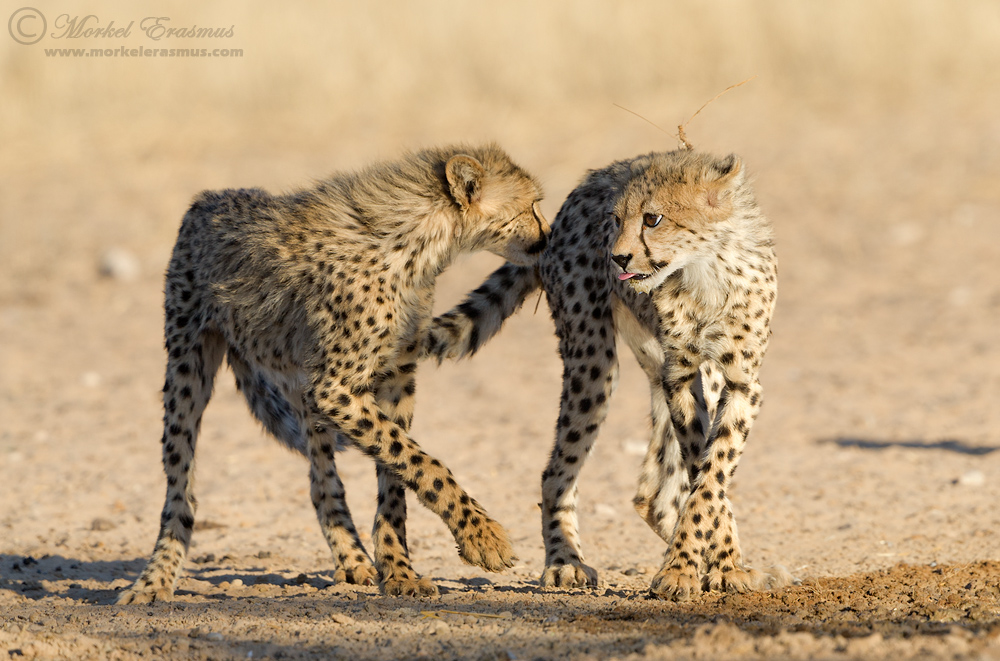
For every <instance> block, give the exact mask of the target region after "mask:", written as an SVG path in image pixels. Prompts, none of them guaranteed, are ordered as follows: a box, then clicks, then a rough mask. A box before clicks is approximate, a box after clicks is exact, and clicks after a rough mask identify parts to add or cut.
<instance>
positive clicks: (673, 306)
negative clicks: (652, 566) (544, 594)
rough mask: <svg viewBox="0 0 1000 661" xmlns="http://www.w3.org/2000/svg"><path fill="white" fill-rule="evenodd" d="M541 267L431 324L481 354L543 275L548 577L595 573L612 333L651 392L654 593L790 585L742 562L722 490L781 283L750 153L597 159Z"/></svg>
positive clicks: (647, 493)
mask: <svg viewBox="0 0 1000 661" xmlns="http://www.w3.org/2000/svg"><path fill="white" fill-rule="evenodd" d="M539 267H540V268H539V270H538V272H537V273H536V271H535V270H534V269H532V268H525V267H521V266H517V265H514V264H506V265H504V266H503V267H501V268H500V269H499V270H498V271H496V272H495V273H494V274H493V275H492V276H491V277H490V279H489V280H487V282H485V283H484V284H483V285H482V286H481V287H480V288H479V289H478V290H476V291H475V292H473V293H472V294H471V295H470V296H469V298H468V299H466V301H465V302H463V303H462V304H461V305H459V306H458V307H457V308H455V309H454V310H453V311H451V312H449V313H447V314H445V315H443V316H442V317H439V318H438V319H437V320H436V321H435V326H434V327H433V329H432V332H431V333H430V334H429V335H428V350H429V352H430V353H432V354H434V355H436V356H437V357H438V358H439V359H440V358H445V357H460V356H463V355H469V354H472V353H474V352H475V351H476V350H477V349H478V348H479V347H480V346H481V345H482V344H483V342H485V341H486V340H487V339H488V338H489V337H491V336H492V335H493V334H494V333H496V332H497V331H498V330H499V328H500V325H501V324H502V323H503V320H504V319H505V318H506V317H507V316H509V315H510V314H512V313H513V312H514V311H515V310H516V309H517V308H518V307H519V306H520V304H521V303H522V302H523V300H524V299H525V297H526V296H527V295H529V294H530V293H531V292H532V291H533V290H535V289H536V288H537V287H538V286H539V285H540V286H542V287H544V289H545V293H546V295H547V297H548V301H549V307H550V309H551V312H552V318H553V320H554V321H555V325H556V332H557V334H558V336H559V352H560V355H561V356H562V360H563V389H562V398H561V400H560V411H559V419H558V422H557V424H556V443H555V447H554V448H553V450H552V455H551V457H550V459H549V464H548V467H547V468H546V469H545V472H544V473H542V498H543V501H544V502H543V503H542V528H543V535H544V538H545V549H546V553H545V571H544V573H543V574H542V579H541V582H542V585H543V586H546V587H556V586H562V587H580V586H586V585H591V586H593V585H596V584H597V572H596V571H595V570H594V569H593V568H591V567H589V566H587V565H585V564H584V558H583V553H582V551H581V548H580V537H579V534H578V530H577V515H576V503H577V477H578V475H579V473H580V469H581V467H582V466H583V462H584V460H585V459H586V457H587V455H588V453H589V451H590V448H591V446H592V445H593V442H594V439H595V437H596V436H597V432H598V429H599V427H600V426H601V423H602V422H603V421H604V419H605V416H606V414H607V410H608V400H609V398H610V397H611V394H612V392H613V391H614V388H615V384H616V381H617V376H618V364H617V354H616V352H617V348H616V345H615V335H616V334H617V335H619V336H621V337H622V338H623V339H624V340H625V342H626V343H627V344H628V345H629V347H631V349H632V351H633V352H634V353H635V355H636V357H637V358H638V360H639V363H640V364H641V366H642V368H643V370H644V371H645V372H646V375H647V376H648V378H649V384H650V390H651V396H652V426H653V430H652V438H651V440H650V443H649V446H648V449H647V452H646V457H645V459H644V461H643V464H642V469H641V473H640V477H639V488H638V493H637V494H636V496H635V499H634V504H635V508H636V510H637V511H638V512H639V514H640V516H642V518H643V519H644V520H645V521H646V523H647V524H649V526H650V527H651V528H652V529H653V530H654V531H656V533H657V534H658V535H659V536H660V537H661V538H662V539H663V540H664V541H665V542H667V544H668V549H667V552H666V557H665V560H664V562H663V566H662V568H661V569H660V570H659V572H658V573H657V574H656V576H655V577H654V578H653V582H652V587H651V590H652V592H653V594H655V595H658V596H661V597H666V598H671V599H678V600H680V599H687V598H690V597H692V596H694V595H697V594H698V593H700V592H701V591H702V590H730V591H739V592H743V591H747V590H754V589H760V588H763V587H766V586H769V585H777V584H780V583H783V582H785V581H787V580H788V578H789V577H787V574H785V573H783V572H782V571H778V572H775V574H774V575H768V574H764V573H762V572H759V571H757V570H754V569H751V568H749V567H747V566H746V565H745V564H744V562H743V556H742V553H741V551H740V544H739V539H738V537H737V534H736V522H735V520H734V519H733V508H732V505H731V504H730V501H729V498H728V496H727V492H728V489H729V485H730V482H731V480H732V477H733V473H734V472H735V470H736V465H737V462H738V461H739V458H740V455H741V454H742V453H743V448H744V445H745V443H746V439H747V435H748V434H749V433H750V426H751V424H752V423H753V421H754V418H755V417H756V415H757V412H758V410H759V409H760V405H761V386H760V383H759V381H758V379H757V374H758V372H759V370H760V365H761V360H762V359H763V357H764V351H765V349H766V348H767V343H768V339H769V337H770V334H771V333H770V329H769V323H770V320H771V314H772V312H773V310H774V303H775V295H776V290H777V280H776V276H777V262H776V259H775V255H774V249H773V242H772V236H771V228H770V226H769V224H768V222H767V220H766V219H765V218H764V216H763V215H762V214H761V212H760V210H759V209H758V208H757V203H756V202H755V200H754V195H753V192H752V190H751V187H750V184H749V183H748V182H747V179H746V174H745V171H744V167H743V164H742V162H741V161H740V159H739V158H737V157H736V156H728V157H726V158H721V159H720V158H715V157H713V156H709V155H707V154H702V153H696V152H693V151H688V150H680V151H674V152H669V153H654V154H648V155H646V156H640V157H638V158H633V159H631V160H626V161H619V162H617V163H614V164H612V165H610V166H609V167H606V168H604V169H603V170H597V171H592V172H591V173H590V174H589V175H588V176H587V178H586V179H585V180H584V181H583V183H582V184H581V185H580V186H579V187H578V188H577V189H576V190H574V191H573V192H572V193H571V194H570V196H569V198H568V199H567V200H566V202H565V203H564V204H563V206H562V209H561V210H560V211H559V214H558V216H557V217H556V219H555V222H554V223H553V229H552V234H551V236H550V238H549V247H548V249H547V250H546V251H545V252H544V254H543V255H542V257H541V259H540V260H539Z"/></svg>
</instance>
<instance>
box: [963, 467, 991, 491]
mask: <svg viewBox="0 0 1000 661" xmlns="http://www.w3.org/2000/svg"><path fill="white" fill-rule="evenodd" d="M958 483H959V484H961V485H962V486H965V487H981V486H983V485H984V484H986V476H985V475H983V472H982V471H976V470H972V471H969V472H968V473H966V474H965V475H963V476H962V477H960V478H958Z"/></svg>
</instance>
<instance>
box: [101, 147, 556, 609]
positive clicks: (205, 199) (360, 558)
mask: <svg viewBox="0 0 1000 661" xmlns="http://www.w3.org/2000/svg"><path fill="white" fill-rule="evenodd" d="M541 197H542V191H541V189H540V187H539V185H538V183H537V182H536V181H535V180H534V179H533V178H532V177H531V176H530V175H529V174H528V173H526V172H525V171H524V170H522V169H521V168H519V167H518V166H517V165H515V164H514V163H513V162H512V161H511V159H510V157H509V156H507V154H505V153H504V152H503V151H502V150H501V149H500V148H498V147H496V146H495V145H488V146H485V147H480V148H450V149H431V150H427V151H422V152H419V153H415V154H410V155H408V156H406V157H405V158H403V159H402V160H400V161H397V162H394V163H381V164H378V165H374V166H372V167H369V168H368V169H366V170H362V171H360V172H357V173H354V174H338V175H335V176H333V177H330V178H328V179H325V180H323V181H320V182H319V183H318V184H316V185H315V186H314V187H312V188H309V189H306V190H302V191H299V192H296V193H292V194H288V195H281V196H273V195H269V194H267V193H265V192H264V191H261V190H256V189H253V190H225V191H214V192H213V191H209V192H204V193H202V194H200V195H199V196H198V197H197V198H196V199H195V201H194V203H193V204H192V205H191V208H190V210H189V211H188V212H187V215H185V216H184V220H183V222H182V224H181V228H180V233H179V235H178V237H177V243H176V245H175V246H174V252H173V257H172V259H171V261H170V266H169V269H168V271H167V277H166V302H165V310H166V348H167V353H168V357H167V370H166V383H165V385H164V387H163V402H164V407H165V412H164V416H163V421H164V432H163V439H162V443H163V466H164V470H165V471H166V474H167V494H166V502H165V503H164V506H163V514H162V518H161V523H160V533H159V538H158V539H157V541H156V547H155V549H154V551H153V555H152V557H151V558H150V560H149V563H148V564H147V566H146V568H145V570H144V571H143V572H142V574H141V575H140V576H139V578H138V580H136V582H135V584H134V585H133V586H132V587H131V588H130V589H128V590H126V591H125V592H124V593H123V594H122V595H121V596H120V598H119V599H118V602H119V603H123V604H128V603H142V602H148V601H153V600H163V599H169V598H170V597H171V595H172V594H173V590H174V585H175V583H176V580H177V576H178V574H179V572H180V569H181V564H182V562H183V560H184V557H185V555H186V553H187V549H188V544H189V542H190V539H191V531H192V529H193V527H194V513H195V505H196V503H195V497H194V493H193V489H192V477H193V469H194V454H195V444H196V442H197V439H198V429H199V426H200V423H201V417H202V412H203V411H204V410H205V406H206V405H207V404H208V400H209V397H210V396H211V393H212V383H213V379H214V378H215V375H216V372H217V370H218V369H219V366H220V364H221V363H222V359H223V357H225V358H226V359H227V361H228V363H229V366H230V367H231V368H232V370H233V372H234V374H235V377H236V383H237V385H238V387H239V389H240V390H241V391H242V393H243V395H244V396H245V397H246V400H247V402H248V403H249V405H250V410H251V411H252V413H253V415H254V416H256V417H257V419H258V420H260V422H261V423H263V425H264V427H265V428H266V429H267V430H268V431H269V432H270V433H271V434H273V435H274V436H275V437H276V438H277V439H278V440H279V441H281V442H282V443H284V444H285V445H287V446H288V447H289V448H291V449H293V450H296V451H298V452H301V453H302V454H304V455H306V456H307V457H308V458H309V463H310V473H309V476H310V482H311V486H312V501H313V504H314V505H315V508H316V513H317V516H318V517H319V522H320V527H321V528H322V531H323V534H324V536H325V537H326V541H327V543H328V544H329V546H330V549H331V550H332V551H333V556H334V559H335V561H336V564H337V570H336V573H335V578H336V579H337V580H346V581H349V582H353V583H371V584H373V583H374V582H375V581H376V580H380V585H381V588H382V591H383V592H384V593H389V594H400V593H406V594H434V593H436V591H437V589H436V588H435V587H434V585H433V584H432V583H431V582H430V581H429V580H427V579H423V578H419V577H418V576H417V575H416V574H415V573H414V571H413V569H412V567H411V565H410V560H409V554H408V551H407V545H406V528H405V519H406V501H405V492H404V487H406V488H409V489H410V490H412V491H413V492H415V493H416V494H417V497H418V498H419V500H420V502H421V503H423V504H424V505H425V506H426V507H428V508H429V509H431V510H432V511H434V512H435V513H436V514H438V515H439V516H440V517H441V518H442V519H443V520H444V522H445V524H446V525H447V526H448V527H449V529H450V530H451V532H452V534H453V535H454V537H455V540H456V541H457V542H458V549H459V553H460V554H461V557H462V558H463V559H464V560H465V561H467V562H469V563H470V564H473V565H478V566H480V567H482V568H484V569H487V570H489V571H502V570H504V569H506V568H508V567H510V566H512V564H513V562H514V560H515V559H516V558H515V557H514V554H513V551H512V549H511V545H510V541H509V540H508V536H507V533H506V531H504V529H503V528H502V527H500V525H499V524H497V523H496V522H495V521H493V520H492V519H491V518H490V517H489V516H488V515H487V513H486V511H485V510H484V509H483V508H482V507H481V506H480V505H479V503H477V502H476V501H475V500H473V499H472V498H471V497H469V495H468V494H467V493H466V492H465V491H464V490H463V489H462V487H461V486H459V485H458V484H457V483H456V481H455V479H454V478H453V477H452V473H451V471H450V470H448V468H447V467H445V466H444V465H443V464H442V463H441V462H440V461H438V460H437V459H434V458H433V457H431V456H429V455H427V454H426V453H424V452H423V451H422V450H421V449H420V446H418V445H417V443H416V442H415V441H413V440H412V439H411V438H410V435H409V429H410V422H411V419H412V416H413V395H414V371H415V368H416V359H417V353H418V350H419V346H420V338H421V337H422V334H423V333H424V332H425V331H426V328H427V326H428V324H429V323H430V321H431V318H432V314H431V306H432V303H433V295H434V284H435V279H436V277H437V276H438V274H440V273H441V272H442V271H443V270H444V269H445V267H447V266H448V264H449V263H450V262H451V261H452V260H453V259H454V258H455V257H456V256H457V255H458V254H459V253H462V252H469V251H475V250H489V251H492V252H494V253H497V254H498V255H501V256H503V257H505V258H506V259H509V260H510V261H511V262H513V263H515V264H522V265H533V264H534V263H535V262H536V261H537V259H538V255H539V254H540V253H541V251H542V249H543V248H544V246H545V242H546V234H547V233H548V225H547V223H546V221H545V219H544V218H543V217H542V216H541V214H540V212H539V210H538V204H537V202H538V200H539V199H540V198H541ZM532 268H533V267H532ZM341 444H349V445H354V446H356V447H358V448H360V449H361V450H362V451H363V452H364V453H366V454H368V455H369V456H371V457H372V458H374V460H375V462H376V473H377V476H378V509H377V514H376V518H375V524H374V531H373V534H372V539H373V542H374V557H375V561H374V563H373V562H372V560H371V559H370V558H369V556H368V554H367V552H366V551H365V549H364V547H363V546H362V544H361V541H360V540H359V539H358V534H357V532H356V530H355V527H354V524H353V522H352V520H351V516H350V513H349V511H348V508H347V503H346V501H345V500H344V489H343V484H342V483H341V481H340V478H339V477H338V475H337V469H336V466H335V463H334V450H335V449H337V448H338V445H341Z"/></svg>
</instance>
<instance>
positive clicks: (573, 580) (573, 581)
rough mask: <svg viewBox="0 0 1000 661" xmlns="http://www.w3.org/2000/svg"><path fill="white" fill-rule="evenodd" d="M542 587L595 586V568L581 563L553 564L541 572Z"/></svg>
mask: <svg viewBox="0 0 1000 661" xmlns="http://www.w3.org/2000/svg"><path fill="white" fill-rule="evenodd" d="M541 584H542V587H543V588H587V587H590V588H596V587H597V570H596V569H594V568H593V567H588V566H587V565H585V564H582V563H570V564H565V565H553V566H551V567H546V568H545V571H544V572H542V579H541Z"/></svg>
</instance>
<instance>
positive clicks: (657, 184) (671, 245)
mask: <svg viewBox="0 0 1000 661" xmlns="http://www.w3.org/2000/svg"><path fill="white" fill-rule="evenodd" d="M631 174H632V176H631V178H630V179H629V180H628V183H627V184H626V185H625V186H624V189H623V190H622V193H621V195H619V196H618V197H617V199H616V200H615V202H614V204H613V206H612V214H613V216H614V220H615V223H616V225H617V227H618V233H617V236H616V238H615V242H614V246H613V248H612V260H613V261H614V262H615V263H616V264H617V265H618V271H617V272H616V273H615V275H617V278H618V279H619V280H620V281H622V282H623V284H625V285H626V286H628V287H629V288H631V289H633V290H634V291H637V292H642V293H651V294H652V295H653V298H654V300H658V301H659V300H662V299H663V298H667V299H670V300H672V299H674V298H676V297H677V296H678V294H679V293H680V292H685V293H686V294H687V295H688V296H691V297H693V298H695V299H697V300H698V301H700V302H701V303H702V304H704V305H706V306H708V307H711V308H719V307H721V306H723V305H724V304H725V301H726V299H727V294H728V293H729V292H732V291H733V290H734V289H735V288H736V287H737V286H738V285H741V283H742V282H743V281H744V280H746V279H747V278H751V277H752V276H748V275H747V271H748V269H750V270H757V269H755V268H754V266H755V265H757V266H761V265H762V264H763V263H764V262H770V261H772V260H773V254H772V251H771V246H772V243H773V240H772V235H771V230H770V226H769V225H768V223H767V221H766V220H765V218H764V217H763V215H762V214H761V213H760V212H759V211H758V208H757V204H756V201H755V199H754V196H753V191H752V189H751V187H750V185H749V183H748V182H747V180H746V179H747V178H746V174H745V171H744V168H743V163H742V162H741V161H740V159H739V157H737V156H736V155H730V156H727V157H725V158H722V159H718V158H716V157H713V156H711V155H708V154H702V153H696V152H690V151H675V152H669V153H665V154H652V155H650V157H649V159H648V160H646V159H642V160H641V161H637V162H635V163H634V164H633V172H632V173H631ZM658 307H659V306H658Z"/></svg>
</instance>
